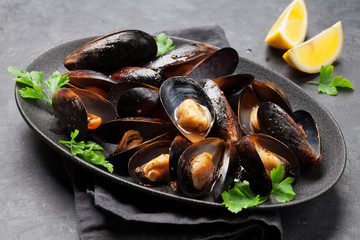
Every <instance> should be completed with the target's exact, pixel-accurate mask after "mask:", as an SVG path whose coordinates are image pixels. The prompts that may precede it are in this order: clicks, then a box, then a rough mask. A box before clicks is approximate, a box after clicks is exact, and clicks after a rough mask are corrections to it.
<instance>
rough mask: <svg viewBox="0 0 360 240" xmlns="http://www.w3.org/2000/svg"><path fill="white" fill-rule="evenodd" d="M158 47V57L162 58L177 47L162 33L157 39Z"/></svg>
mask: <svg viewBox="0 0 360 240" xmlns="http://www.w3.org/2000/svg"><path fill="white" fill-rule="evenodd" d="M155 41H156V45H157V49H158V51H157V54H156V56H157V57H158V56H160V55H161V54H164V53H166V52H168V51H170V50H172V49H173V48H174V47H175V46H174V45H173V41H172V40H171V39H170V38H169V37H168V36H167V35H166V34H165V33H160V34H159V35H157V36H156V37H155Z"/></svg>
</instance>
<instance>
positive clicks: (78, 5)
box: [0, 0, 360, 239]
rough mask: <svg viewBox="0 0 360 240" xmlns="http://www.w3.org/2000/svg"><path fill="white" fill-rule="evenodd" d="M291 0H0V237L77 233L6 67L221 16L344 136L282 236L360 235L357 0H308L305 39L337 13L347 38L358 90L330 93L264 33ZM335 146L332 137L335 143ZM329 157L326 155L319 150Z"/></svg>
mask: <svg viewBox="0 0 360 240" xmlns="http://www.w3.org/2000/svg"><path fill="white" fill-rule="evenodd" d="M289 3H290V1H286V0H271V1H270V0H268V1H254V0H252V1H250V0H242V1H237V0H233V1H209V0H207V1H205V0H197V1H193V0H187V1H167V0H158V1H145V0H144V1H140V0H132V1H103V2H101V1H45V0H43V1H31V2H30V1H20V0H8V1H7V0H0V76H1V79H0V81H1V83H0V84H1V87H0V103H1V105H0V106H1V112H3V113H2V114H1V125H0V141H1V142H0V164H1V165H0V239H77V238H78V234H77V223H76V214H75V209H74V203H73V195H72V190H71V188H70V187H69V182H68V180H67V179H66V176H65V175H64V170H63V165H62V162H61V161H62V160H61V158H60V157H59V156H58V155H57V153H55V152H54V151H53V150H51V149H50V148H49V147H47V146H46V145H45V144H43V143H42V142H41V140H40V139H39V138H38V137H37V136H36V135H35V133H33V132H32V131H31V130H30V128H29V127H28V126H27V125H26V123H25V122H24V120H23V119H22V117H21V116H20V114H19V112H18V110H17V107H16V103H15V100H14V85H15V84H14V82H12V80H11V79H12V76H11V74H9V73H8V72H7V71H6V67H7V66H10V65H14V66H16V67H18V68H23V67H25V66H26V65H27V63H29V62H30V61H31V60H32V59H34V58H35V57H36V56H38V55H39V54H41V53H42V52H44V51H46V50H47V49H49V48H51V47H54V46H56V45H59V44H61V43H65V42H68V41H71V40H75V39H78V38H84V37H89V36H95V35H102V34H107V33H111V32H115V31H118V30H123V29H141V30H143V31H146V32H148V33H155V32H160V31H163V30H172V29H182V28H187V27H198V26H206V25H220V26H221V27H222V28H223V29H224V30H225V33H226V36H227V38H228V40H229V42H230V45H231V46H232V47H234V48H235V49H236V50H237V51H238V53H239V55H240V56H242V57H245V58H248V59H250V60H252V61H254V62H256V63H259V64H261V65H263V66H266V67H268V68H270V69H272V70H274V71H276V72H278V73H280V74H281V75H283V76H285V77H287V78H289V79H291V80H292V81H294V82H295V83H296V84H298V85H300V86H301V87H302V88H303V89H304V90H305V91H306V92H308V93H309V94H310V95H312V96H313V97H314V98H316V99H317V100H319V101H320V102H321V104H323V105H324V106H325V107H326V108H327V109H328V110H329V112H330V113H331V114H332V115H333V116H334V118H335V119H336V121H337V122H338V124H339V126H340V128H341V129H342V132H343V134H344V138H345V141H346V145H347V153H348V155H347V165H346V169H345V171H344V175H343V176H342V178H341V179H340V181H339V182H338V183H337V185H335V187H334V188H332V189H331V190H329V191H328V192H326V193H325V194H323V195H322V196H320V197H318V198H316V199H314V200H312V201H309V202H308V203H304V204H301V205H298V206H295V207H291V208H285V209H282V210H281V212H280V213H281V217H282V224H283V228H284V238H285V239H356V238H357V237H358V235H359V234H358V233H359V229H358V225H359V223H358V222H359V220H360V204H359V200H358V199H359V197H360V193H359V192H360V187H359V186H360V185H359V181H360V177H359V174H358V171H359V170H360V164H359V160H360V149H359V142H360V141H359V140H360V135H359V133H360V124H359V120H358V119H359V118H360V111H359V104H358V101H359V99H360V94H359V89H360V86H359V79H358V78H359V77H358V76H359V75H360V68H359V67H360V60H359V59H360V14H359V13H360V1H358V0H347V1H335V0H317V1H306V4H307V9H308V13H309V25H308V32H307V38H310V37H313V36H315V35H316V34H318V33H319V32H321V31H322V30H324V29H326V28H328V27H330V26H332V25H333V24H334V23H336V22H337V21H339V20H341V21H342V24H343V31H344V47H343V51H342V54H341V56H340V58H339V59H338V60H337V61H336V63H335V64H334V66H335V71H334V74H335V75H342V76H344V77H346V78H348V79H349V80H350V81H352V82H353V84H354V89H355V90H354V91H340V92H339V94H338V96H336V97H332V96H328V95H324V94H319V93H318V92H317V87H316V86H314V85H310V84H306V81H308V80H319V75H318V74H314V75H308V74H303V73H300V72H298V71H296V70H294V69H292V68H290V67H289V66H288V65H287V64H286V63H285V61H284V60H283V59H282V58H281V56H282V54H283V53H284V51H280V50H276V49H273V48H271V47H269V46H267V44H266V43H265V42H264V38H265V36H266V34H267V32H268V30H269V29H270V27H271V26H272V24H273V23H274V22H275V20H276V18H277V17H278V16H279V15H280V13H281V12H282V11H283V9H285V7H286V6H287V5H288V4H289ZM333 147H334V148H336V147H337V146H333ZM325 160H326V159H325Z"/></svg>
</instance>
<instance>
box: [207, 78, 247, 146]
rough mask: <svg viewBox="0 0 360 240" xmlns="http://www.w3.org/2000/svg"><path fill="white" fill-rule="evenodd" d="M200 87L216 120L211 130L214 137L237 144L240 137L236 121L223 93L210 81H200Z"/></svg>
mask: <svg viewBox="0 0 360 240" xmlns="http://www.w3.org/2000/svg"><path fill="white" fill-rule="evenodd" d="M201 85H202V86H203V90H204V92H205V93H206V95H207V96H208V97H209V98H210V100H211V104H212V106H213V107H214V110H215V119H216V120H215V124H214V128H213V132H214V134H215V136H218V137H220V138H222V139H224V140H225V141H227V140H230V141H231V142H232V143H237V142H238V141H239V140H240V138H241V136H242V135H241V132H240V127H239V123H238V119H237V116H236V114H235V113H234V111H233V110H232V108H231V106H230V104H229V102H228V101H227V99H226V97H225V95H224V93H223V92H222V91H221V90H220V88H219V87H218V85H217V84H216V83H215V82H214V81H212V80H209V79H205V80H202V81H201Z"/></svg>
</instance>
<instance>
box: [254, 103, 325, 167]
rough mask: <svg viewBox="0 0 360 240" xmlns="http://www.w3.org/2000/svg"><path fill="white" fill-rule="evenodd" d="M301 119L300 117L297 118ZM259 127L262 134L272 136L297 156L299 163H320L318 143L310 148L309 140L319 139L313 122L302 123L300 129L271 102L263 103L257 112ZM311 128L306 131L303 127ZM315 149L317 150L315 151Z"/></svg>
mask: <svg viewBox="0 0 360 240" xmlns="http://www.w3.org/2000/svg"><path fill="white" fill-rule="evenodd" d="M298 117H299V118H300V119H301V116H298ZM257 118H258V123H259V127H260V130H261V132H262V133H264V134H268V135H270V136H273V137H274V138H276V139H278V140H280V141H281V142H283V143H285V144H286V145H287V146H288V147H289V148H290V149H291V150H292V151H293V152H294V154H295V155H296V156H297V158H298V159H299V161H300V162H301V163H304V164H308V163H311V164H318V163H319V162H320V161H321V151H320V149H319V148H320V141H319V140H318V141H316V142H315V143H314V146H312V145H311V144H310V143H309V141H308V137H307V134H309V137H310V138H309V139H311V140H312V141H313V139H317V138H319V134H318V132H317V128H316V125H315V124H314V121H313V120H310V121H311V122H312V123H311V124H308V123H309V121H307V122H306V121H304V122H302V124H303V126H302V127H300V126H299V125H298V124H297V123H296V122H295V120H294V119H293V118H292V117H291V116H290V115H289V114H288V113H287V112H286V111H285V110H283V109H282V108H281V107H279V106H278V105H276V104H275V103H272V102H264V103H262V104H261V105H260V106H259V109H258V111H257ZM310 119H311V118H310ZM307 126H311V128H310V129H307V130H306V131H307V134H306V132H305V130H304V127H307ZM315 148H317V149H318V150H316V151H315Z"/></svg>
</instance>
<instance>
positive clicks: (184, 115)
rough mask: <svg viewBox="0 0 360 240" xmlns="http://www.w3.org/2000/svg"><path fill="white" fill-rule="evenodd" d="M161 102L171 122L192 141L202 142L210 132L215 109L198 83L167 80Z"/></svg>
mask: <svg viewBox="0 0 360 240" xmlns="http://www.w3.org/2000/svg"><path fill="white" fill-rule="evenodd" d="M160 100H161V103H162V105H163V107H164V109H165V111H166V113H167V114H168V116H169V118H170V119H171V121H172V122H173V123H174V125H175V126H176V127H177V128H178V130H179V131H180V132H181V133H182V134H183V135H184V136H185V137H186V138H188V139H189V140H190V141H192V142H198V141H201V140H202V139H204V138H205V137H206V135H207V134H208V133H209V132H210V130H211V127H212V125H213V123H214V121H215V114H214V108H213V106H212V104H211V101H210V99H209V97H208V96H207V95H206V94H205V92H204V91H203V89H202V88H201V87H200V85H198V84H197V83H196V82H194V81H192V80H189V79H186V78H185V77H172V78H170V79H167V80H166V81H165V82H164V83H163V84H162V85H161V87H160Z"/></svg>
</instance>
